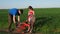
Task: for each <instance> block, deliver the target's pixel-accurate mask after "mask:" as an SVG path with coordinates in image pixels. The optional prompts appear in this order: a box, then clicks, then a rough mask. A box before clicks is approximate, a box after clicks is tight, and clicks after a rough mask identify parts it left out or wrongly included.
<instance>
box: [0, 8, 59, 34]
mask: <svg viewBox="0 0 60 34" xmlns="http://www.w3.org/2000/svg"><path fill="white" fill-rule="evenodd" d="M34 10H35V16H36V22H35V27H34V29H33V31H34V32H41V33H42V34H60V8H42V9H34ZM27 13H28V10H27V9H24V13H23V14H22V15H21V16H20V18H21V22H23V21H25V20H26V19H27ZM6 28H8V10H4V9H1V10H0V29H6Z"/></svg>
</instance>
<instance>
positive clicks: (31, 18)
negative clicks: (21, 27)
mask: <svg viewBox="0 0 60 34" xmlns="http://www.w3.org/2000/svg"><path fill="white" fill-rule="evenodd" d="M28 9H29V12H28V22H29V24H30V32H32V29H33V24H34V21H35V17H34V16H35V12H34V10H33V8H32V6H29V7H28Z"/></svg>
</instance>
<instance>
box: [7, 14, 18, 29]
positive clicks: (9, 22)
mask: <svg viewBox="0 0 60 34" xmlns="http://www.w3.org/2000/svg"><path fill="white" fill-rule="evenodd" d="M15 20H16V22H17V19H16V18H15ZM12 23H13V15H11V14H8V28H9V30H11V25H12ZM16 25H17V24H15V26H16Z"/></svg>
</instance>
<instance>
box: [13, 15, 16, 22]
mask: <svg viewBox="0 0 60 34" xmlns="http://www.w3.org/2000/svg"><path fill="white" fill-rule="evenodd" d="M13 22H14V23H16V21H15V15H13Z"/></svg>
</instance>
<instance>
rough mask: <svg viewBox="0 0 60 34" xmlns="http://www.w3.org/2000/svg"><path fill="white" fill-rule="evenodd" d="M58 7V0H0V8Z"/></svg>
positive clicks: (59, 6)
mask: <svg viewBox="0 0 60 34" xmlns="http://www.w3.org/2000/svg"><path fill="white" fill-rule="evenodd" d="M30 5H31V6H32V7H33V8H55V7H58V8H60V0H0V9H8V8H27V7H28V6H30Z"/></svg>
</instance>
